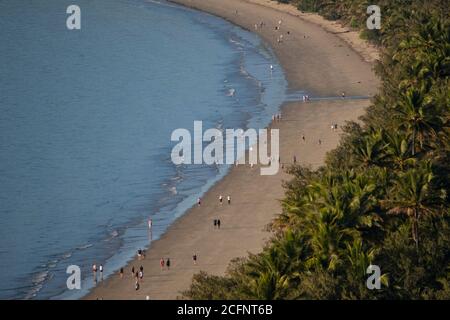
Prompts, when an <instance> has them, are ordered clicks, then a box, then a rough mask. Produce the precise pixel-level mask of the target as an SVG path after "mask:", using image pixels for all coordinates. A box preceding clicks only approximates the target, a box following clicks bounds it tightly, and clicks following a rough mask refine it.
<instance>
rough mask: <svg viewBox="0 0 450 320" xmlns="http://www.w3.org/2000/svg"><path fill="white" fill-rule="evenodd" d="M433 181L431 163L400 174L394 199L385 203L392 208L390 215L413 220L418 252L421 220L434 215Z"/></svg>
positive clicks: (393, 192) (395, 183)
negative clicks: (398, 215) (403, 216)
mask: <svg viewBox="0 0 450 320" xmlns="http://www.w3.org/2000/svg"><path fill="white" fill-rule="evenodd" d="M432 179H433V173H432V169H431V165H430V163H429V162H426V163H424V164H422V165H421V166H419V167H416V168H412V169H409V170H407V171H406V172H404V173H400V175H399V176H398V179H397V180H396V181H395V182H394V187H393V190H392V194H393V198H392V199H391V200H387V201H384V203H385V204H387V205H388V206H389V207H390V209H389V211H388V213H390V214H401V215H406V216H407V217H408V218H409V219H410V220H411V226H412V228H411V231H412V237H413V240H414V242H415V243H416V249H417V250H418V248H419V220H420V219H421V217H422V216H423V215H425V214H429V215H432V214H434V211H433V208H434V206H433V199H432V194H431V190H430V188H431V181H432Z"/></svg>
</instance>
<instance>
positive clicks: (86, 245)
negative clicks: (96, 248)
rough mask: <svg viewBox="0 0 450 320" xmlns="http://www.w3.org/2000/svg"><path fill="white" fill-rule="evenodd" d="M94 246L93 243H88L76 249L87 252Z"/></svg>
mask: <svg viewBox="0 0 450 320" xmlns="http://www.w3.org/2000/svg"><path fill="white" fill-rule="evenodd" d="M92 246H93V244H92V243H88V244H85V245H83V246H79V247H77V248H76V249H77V250H85V249H88V248H90V247H92Z"/></svg>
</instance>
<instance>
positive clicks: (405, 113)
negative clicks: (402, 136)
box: [396, 88, 437, 156]
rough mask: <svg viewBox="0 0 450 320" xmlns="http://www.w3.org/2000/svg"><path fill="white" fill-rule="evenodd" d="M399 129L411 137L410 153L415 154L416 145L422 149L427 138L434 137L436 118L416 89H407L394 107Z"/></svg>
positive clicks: (428, 101) (427, 100) (426, 101)
mask: <svg viewBox="0 0 450 320" xmlns="http://www.w3.org/2000/svg"><path fill="white" fill-rule="evenodd" d="M396 113H397V119H398V120H399V121H400V127H401V128H402V129H405V130H406V131H407V132H408V134H410V136H411V153H412V155H413V156H414V155H415V154H416V147H417V144H418V145H419V147H420V148H421V149H422V148H423V147H424V144H425V141H426V138H427V137H428V136H436V131H435V130H434V128H433V127H434V126H435V125H436V121H437V119H436V117H435V115H434V112H433V108H432V107H431V103H430V99H429V98H427V99H426V98H425V96H424V94H423V93H422V92H421V91H420V90H418V89H416V88H409V89H408V90H407V91H406V93H404V94H403V95H402V96H401V99H400V101H399V103H398V104H397V107H396Z"/></svg>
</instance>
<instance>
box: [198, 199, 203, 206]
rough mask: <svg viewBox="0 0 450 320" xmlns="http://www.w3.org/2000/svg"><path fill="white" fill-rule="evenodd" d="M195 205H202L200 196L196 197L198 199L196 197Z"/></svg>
mask: <svg viewBox="0 0 450 320" xmlns="http://www.w3.org/2000/svg"><path fill="white" fill-rule="evenodd" d="M197 205H198V206H199V207H200V206H201V205H202V199H201V198H198V199H197Z"/></svg>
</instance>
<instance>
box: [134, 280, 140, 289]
mask: <svg viewBox="0 0 450 320" xmlns="http://www.w3.org/2000/svg"><path fill="white" fill-rule="evenodd" d="M134 289H135V290H136V291H138V290H139V281H138V280H136V282H135V283H134Z"/></svg>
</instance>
